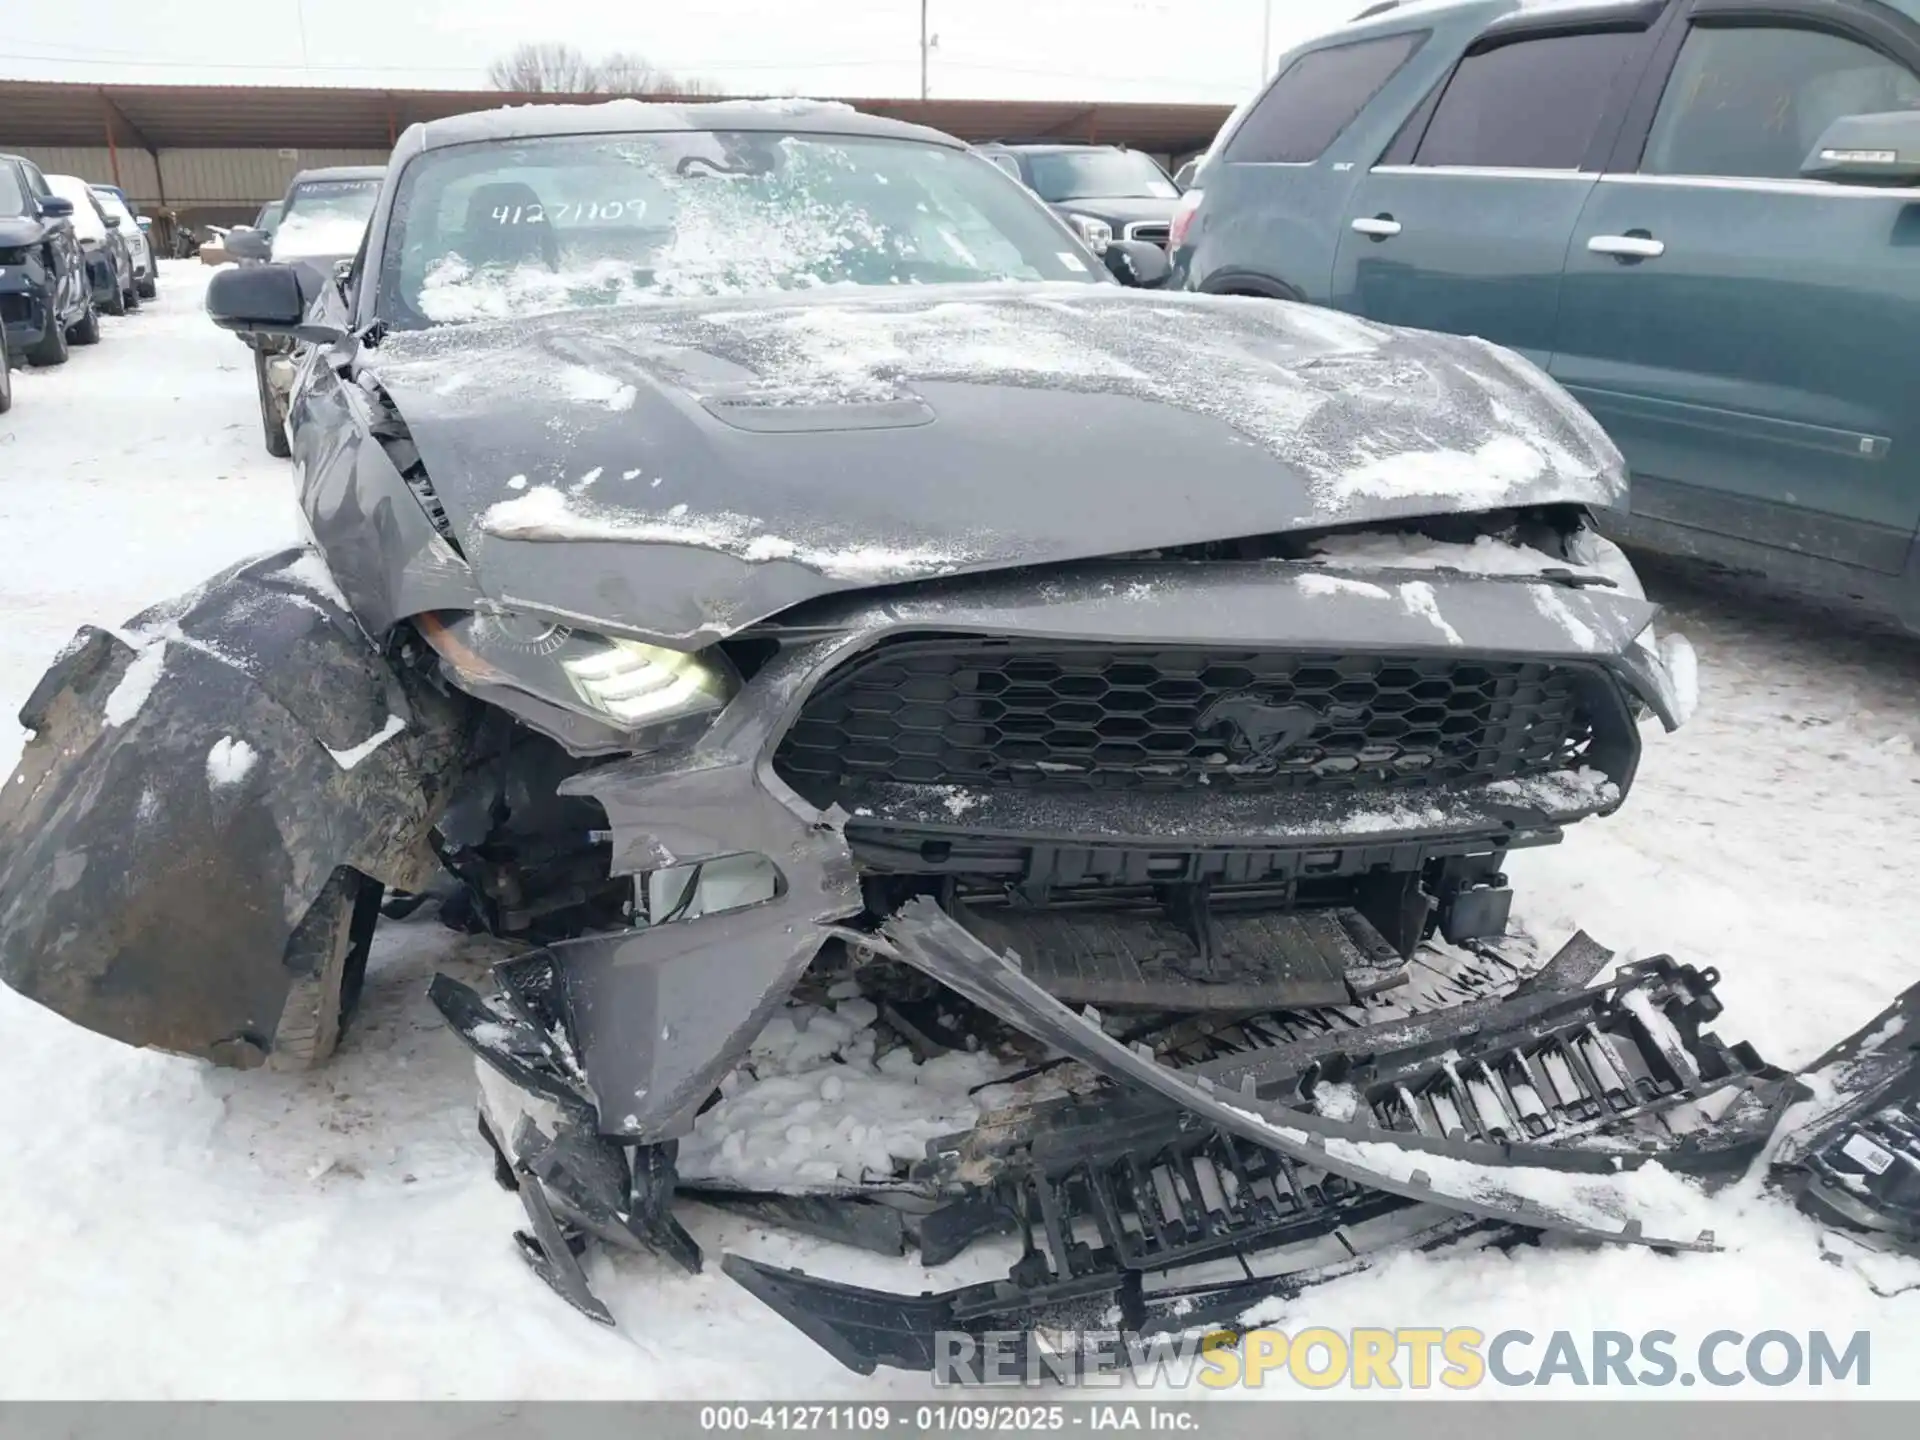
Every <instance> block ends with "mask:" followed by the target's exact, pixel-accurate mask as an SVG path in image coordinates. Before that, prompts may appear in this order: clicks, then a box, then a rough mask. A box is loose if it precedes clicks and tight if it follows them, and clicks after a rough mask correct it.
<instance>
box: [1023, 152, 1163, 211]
mask: <svg viewBox="0 0 1920 1440" xmlns="http://www.w3.org/2000/svg"><path fill="white" fill-rule="evenodd" d="M1027 169H1028V170H1029V171H1030V172H1031V173H1032V175H1033V193H1034V194H1036V195H1038V196H1039V197H1040V198H1041V199H1042V200H1051V201H1055V202H1059V201H1064V200H1092V199H1108V200H1178V199H1179V198H1180V192H1179V190H1178V189H1176V188H1175V186H1174V183H1173V181H1171V180H1169V179H1168V178H1167V172H1166V171H1164V170H1162V169H1161V168H1160V167H1159V166H1158V165H1156V164H1155V163H1154V162H1153V160H1152V158H1151V157H1149V156H1146V155H1142V154H1141V153H1140V152H1139V151H1138V150H1121V149H1117V148H1116V149H1107V148H1105V147H1102V148H1100V149H1086V150H1030V151H1028V152H1027Z"/></svg>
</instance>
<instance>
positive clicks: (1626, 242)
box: [1587, 234, 1667, 260]
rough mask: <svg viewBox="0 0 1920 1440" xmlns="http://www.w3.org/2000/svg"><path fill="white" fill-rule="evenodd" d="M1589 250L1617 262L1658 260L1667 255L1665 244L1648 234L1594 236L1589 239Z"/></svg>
mask: <svg viewBox="0 0 1920 1440" xmlns="http://www.w3.org/2000/svg"><path fill="white" fill-rule="evenodd" d="M1587 249H1588V250H1590V251H1591V252H1593V253H1594V254H1595V255H1611V256H1613V257H1614V258H1615V259H1617V260H1658V259H1659V258H1660V257H1661V256H1662V255H1664V254H1666V253H1667V247H1666V245H1665V243H1664V242H1662V241H1659V240H1656V239H1654V238H1653V237H1652V236H1651V235H1647V234H1639V235H1592V236H1589V237H1588V238H1587Z"/></svg>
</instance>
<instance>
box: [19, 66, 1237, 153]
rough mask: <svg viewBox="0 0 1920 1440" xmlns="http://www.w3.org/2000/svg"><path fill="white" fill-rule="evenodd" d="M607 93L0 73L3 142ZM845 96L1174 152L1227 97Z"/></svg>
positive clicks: (174, 140)
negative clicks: (1165, 100)
mask: <svg viewBox="0 0 1920 1440" xmlns="http://www.w3.org/2000/svg"><path fill="white" fill-rule="evenodd" d="M606 98H608V97H606V96H604V95H579V96H562V95H542V96H537V97H535V96H515V95H506V94H502V93H499V92H497V91H491V90H356V89H334V88H325V87H319V86H290V85H273V86H269V85H76V84H66V83H58V82H52V81H41V80H0V149H5V148H6V147H8V146H9V145H14V146H19V145H99V144H102V143H104V141H105V137H106V135H107V132H108V128H109V126H111V128H112V132H113V139H114V142H115V143H116V144H118V145H124V146H128V147H130V148H138V149H175V148H213V147H222V146H232V147H247V148H257V147H267V148H277V147H281V146H288V147H299V148H316V149H318V148H326V149H376V148H379V147H381V146H388V145H391V144H392V143H393V139H394V137H395V136H397V135H398V134H399V133H400V132H401V131H402V130H404V129H406V127H407V126H408V125H410V124H412V123H413V122H414V121H416V120H438V119H442V118H444V117H445V116H448V115H459V114H463V113H465V112H467V111H469V110H484V109H489V108H491V107H493V106H496V105H511V104H517V103H525V102H526V101H529V100H533V99H539V100H543V101H561V102H566V101H577V102H583V103H592V102H593V101H596V100H604V99H606ZM848 103H849V104H852V105H855V106H857V107H858V108H860V109H862V110H867V111H870V112H872V113H873V114H876V115H889V116H892V117H894V118H895V119H899V120H910V121H913V122H915V123H917V124H921V125H931V126H933V127H934V128H935V129H936V130H945V131H947V132H948V133H949V134H952V135H957V136H959V137H960V138H961V139H962V140H972V141H979V140H993V139H1000V138H1004V137H1020V138H1027V139H1033V138H1039V137H1042V136H1044V137H1047V138H1049V139H1060V140H1096V141H1103V142H1111V143H1123V144H1127V145H1132V146H1135V147H1136V148H1138V149H1142V150H1153V151H1157V152H1161V153H1165V154H1178V153H1180V152H1183V151H1187V150H1197V149H1200V148H1201V147H1203V146H1205V145H1206V144H1207V143H1208V142H1209V141H1210V140H1212V139H1213V134H1214V132H1215V131H1216V130H1218V129H1219V128H1220V126H1221V124H1222V123H1223V122H1224V121H1225V120H1226V118H1227V114H1228V110H1229V107H1228V106H1225V105H1146V104H1136V103H1123V102H1112V103H1107V102H1100V103H1089V104H1078V103H1075V102H1071V101H1056V100H926V101H922V100H888V99H857V98H849V100H848Z"/></svg>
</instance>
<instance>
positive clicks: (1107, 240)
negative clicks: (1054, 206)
mask: <svg viewBox="0 0 1920 1440" xmlns="http://www.w3.org/2000/svg"><path fill="white" fill-rule="evenodd" d="M1067 223H1068V224H1069V225H1071V226H1073V228H1074V229H1075V230H1077V231H1079V233H1080V238H1081V239H1082V240H1084V241H1086V242H1087V248H1088V249H1089V250H1091V251H1093V253H1094V254H1096V255H1104V254H1106V253H1107V246H1109V245H1111V244H1112V243H1113V226H1111V225H1109V224H1108V223H1107V222H1106V221H1104V220H1096V219H1094V217H1093V216H1091V215H1069V216H1067Z"/></svg>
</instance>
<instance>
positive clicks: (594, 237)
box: [380, 131, 1102, 326]
mask: <svg viewBox="0 0 1920 1440" xmlns="http://www.w3.org/2000/svg"><path fill="white" fill-rule="evenodd" d="M1101 278H1102V277H1101V276H1099V275H1097V274H1095V273H1094V269H1093V267H1092V265H1091V264H1089V263H1088V261H1087V260H1086V258H1085V257H1084V255H1083V253H1082V252H1081V251H1080V249H1079V247H1078V246H1077V245H1076V244H1075V242H1074V241H1072V240H1071V239H1069V238H1068V236H1067V235H1066V234H1064V233H1063V232H1062V230H1061V227H1060V225H1059V223H1058V222H1057V221H1056V220H1055V219H1054V218H1053V217H1052V216H1051V215H1050V214H1049V213H1048V212H1047V211H1046V210H1045V209H1044V208H1042V207H1041V206H1039V205H1037V204H1035V203H1034V201H1033V199H1032V197H1030V196H1029V195H1028V194H1027V193H1026V192H1025V191H1024V190H1023V189H1022V188H1021V187H1020V186H1019V185H1017V184H1015V183H1013V182H1012V181H1010V180H1009V179H1008V178H1007V177H1006V176H1005V175H1003V174H1001V173H999V172H998V171H996V170H995V169H994V168H993V166H991V165H989V164H987V163H986V162H985V161H983V160H981V159H980V158H979V157H978V156H977V155H974V154H971V153H970V152H967V151H964V150H952V149H948V148H947V147H945V146H941V145H929V144H924V143H921V142H918V141H910V140H882V139H869V138H849V137H826V136H801V135H781V134H775V133H770V132H765V131H673V132H667V133H652V134H628V135H619V136H604V135H601V136H559V137H551V138H542V139H537V140H528V141H516V142H514V143H512V144H497V143H491V142H488V143H482V144H476V145H463V146H456V147H450V148H448V149H446V150H440V151H428V152H427V153H426V154H424V155H422V156H421V157H420V158H419V159H417V160H415V161H414V162H413V163H412V164H411V165H409V166H408V167H407V169H406V173H405V174H404V175H403V176H402V177H401V180H400V189H399V191H398V193H397V194H396V196H395V198H394V209H393V220H392V226H391V229H390V230H389V232H388V236H387V245H386V252H385V258H384V261H383V267H382V278H381V284H380V309H381V312H382V315H383V318H385V319H387V320H388V321H389V322H390V323H392V324H395V325H399V326H420V325H429V324H436V323H448V322H457V321H463V320H481V319H496V318H501V317H505V316H509V315H527V314H537V313H540V312H543V311H551V310H565V309H574V308H580V307H586V306H600V305H631V304H645V303H648V302H650V301H657V300H672V299H680V298H684V297H691V296H716V295H741V294H752V293H755V292H760V291H779V290H800V289H808V288H812V287H816V286H822V285H938V284H962V283H970V282H980V281H991V280H1028V281H1042V280H1054V281H1060V280H1066V281H1086V282H1095V281H1098V280H1100V279H1101Z"/></svg>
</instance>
